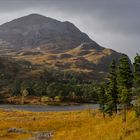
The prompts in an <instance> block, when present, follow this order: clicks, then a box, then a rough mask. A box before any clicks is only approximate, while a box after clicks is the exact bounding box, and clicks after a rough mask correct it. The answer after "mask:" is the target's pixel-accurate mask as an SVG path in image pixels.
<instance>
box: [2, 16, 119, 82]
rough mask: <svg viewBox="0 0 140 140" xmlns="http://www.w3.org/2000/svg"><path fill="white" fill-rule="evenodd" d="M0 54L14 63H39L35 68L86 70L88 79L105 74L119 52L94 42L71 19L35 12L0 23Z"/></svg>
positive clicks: (81, 71)
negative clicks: (66, 19)
mask: <svg viewBox="0 0 140 140" xmlns="http://www.w3.org/2000/svg"><path fill="white" fill-rule="evenodd" d="M87 26H88V23H87ZM0 54H1V56H5V57H10V58H12V60H14V61H15V62H18V63H19V61H20V62H21V61H26V62H29V63H31V64H32V65H40V67H38V70H39V69H40V68H48V67H53V68H56V69H59V70H62V71H72V72H77V73H79V72H80V73H81V74H82V73H84V74H85V73H86V75H88V78H89V79H92V80H101V79H103V78H105V77H106V76H107V75H106V74H107V72H108V66H109V64H110V62H111V61H112V59H116V60H117V61H118V59H119V58H120V56H121V54H120V53H118V52H116V51H114V50H111V49H107V48H104V47H102V46H100V45H99V44H97V43H96V42H95V41H93V40H92V39H91V38H89V37H88V35H86V34H85V33H83V32H81V31H80V30H79V29H78V28H77V27H76V26H75V25H73V24H72V23H70V22H68V21H66V22H61V21H58V20H55V19H52V18H48V17H45V16H42V15H39V14H31V15H28V16H24V17H21V18H18V19H15V20H13V21H10V22H7V23H5V24H3V25H1V26H0ZM25 77H26V76H25Z"/></svg>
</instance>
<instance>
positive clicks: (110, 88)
mask: <svg viewBox="0 0 140 140" xmlns="http://www.w3.org/2000/svg"><path fill="white" fill-rule="evenodd" d="M98 95H99V103H100V107H101V111H102V112H103V117H105V114H109V115H110V116H111V115H113V113H115V114H117V112H118V110H119V109H121V110H122V111H123V122H126V112H127V109H129V108H131V107H132V104H131V102H132V100H133V101H134V104H135V105H134V109H135V111H136V115H137V117H138V116H140V101H139V99H140V55H139V54H137V55H136V57H135V58H134V63H133V65H132V64H131V62H130V60H129V58H128V56H126V55H124V54H123V55H122V57H121V58H120V60H119V63H118V64H117V63H116V62H115V60H113V61H112V63H111V65H110V69H109V76H108V81H107V82H104V83H102V84H100V88H99V92H98Z"/></svg>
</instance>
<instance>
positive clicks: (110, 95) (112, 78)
mask: <svg viewBox="0 0 140 140" xmlns="http://www.w3.org/2000/svg"><path fill="white" fill-rule="evenodd" d="M117 99H118V90H117V74H116V62H115V60H113V61H112V63H111V65H110V71H109V83H108V90H107V111H108V113H109V114H110V115H111V114H112V113H113V111H114V112H115V113H117Z"/></svg>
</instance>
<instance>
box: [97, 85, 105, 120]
mask: <svg viewBox="0 0 140 140" xmlns="http://www.w3.org/2000/svg"><path fill="white" fill-rule="evenodd" d="M98 97H99V104H100V109H101V111H102V113H103V118H105V103H106V91H105V84H104V83H102V84H101V85H100V87H99V90H98Z"/></svg>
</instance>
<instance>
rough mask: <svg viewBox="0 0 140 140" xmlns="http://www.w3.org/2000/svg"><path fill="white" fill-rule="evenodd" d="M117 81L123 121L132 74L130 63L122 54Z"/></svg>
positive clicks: (129, 93) (129, 98)
mask: <svg viewBox="0 0 140 140" xmlns="http://www.w3.org/2000/svg"><path fill="white" fill-rule="evenodd" d="M117 83H118V89H119V99H120V103H121V104H122V106H123V112H124V113H123V121H124V122H126V109H127V106H128V105H130V102H131V88H132V85H133V74H132V70H131V63H130V61H129V58H128V57H127V56H126V55H122V58H121V59H120V62H119V67H118V73H117Z"/></svg>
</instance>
